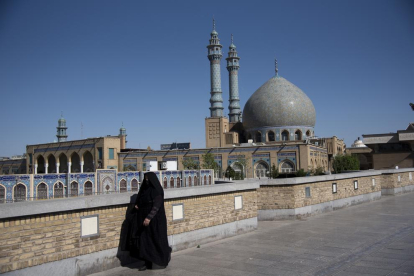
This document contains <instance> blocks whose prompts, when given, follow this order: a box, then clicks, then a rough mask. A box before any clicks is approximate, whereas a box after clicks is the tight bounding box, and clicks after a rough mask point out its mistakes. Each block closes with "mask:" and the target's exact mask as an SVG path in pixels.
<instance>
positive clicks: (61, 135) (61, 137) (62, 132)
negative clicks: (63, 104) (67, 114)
mask: <svg viewBox="0 0 414 276" xmlns="http://www.w3.org/2000/svg"><path fill="white" fill-rule="evenodd" d="M66 129H67V127H66V120H65V119H64V118H63V116H62V115H61V116H60V119H59V121H58V127H57V134H56V137H57V138H58V142H66V140H67V138H68V135H67V134H66Z"/></svg>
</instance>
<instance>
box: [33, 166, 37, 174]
mask: <svg viewBox="0 0 414 276" xmlns="http://www.w3.org/2000/svg"><path fill="white" fill-rule="evenodd" d="M34 174H37V164H35V169H34Z"/></svg>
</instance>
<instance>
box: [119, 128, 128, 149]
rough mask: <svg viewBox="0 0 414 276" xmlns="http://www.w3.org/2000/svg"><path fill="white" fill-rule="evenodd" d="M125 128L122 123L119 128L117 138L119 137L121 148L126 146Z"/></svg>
mask: <svg viewBox="0 0 414 276" xmlns="http://www.w3.org/2000/svg"><path fill="white" fill-rule="evenodd" d="M126 137H127V134H126V129H125V128H124V123H122V127H121V128H120V129H119V138H121V149H125V148H126V143H127V141H126Z"/></svg>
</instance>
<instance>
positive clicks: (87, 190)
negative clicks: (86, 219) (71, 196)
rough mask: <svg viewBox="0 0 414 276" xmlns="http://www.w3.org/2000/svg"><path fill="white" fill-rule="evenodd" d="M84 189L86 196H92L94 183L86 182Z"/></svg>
mask: <svg viewBox="0 0 414 276" xmlns="http://www.w3.org/2000/svg"><path fill="white" fill-rule="evenodd" d="M83 189H84V192H83V194H84V195H86V196H88V195H92V182H90V181H86V182H85V185H83Z"/></svg>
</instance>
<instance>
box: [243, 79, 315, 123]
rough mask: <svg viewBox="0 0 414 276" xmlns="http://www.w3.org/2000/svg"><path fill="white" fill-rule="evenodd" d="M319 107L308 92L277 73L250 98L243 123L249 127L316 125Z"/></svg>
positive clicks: (244, 111) (245, 107) (244, 112)
mask: <svg viewBox="0 0 414 276" xmlns="http://www.w3.org/2000/svg"><path fill="white" fill-rule="evenodd" d="M315 121H316V112H315V107H314V106H313V103H312V101H311V100H310V99H309V97H308V96H306V94H305V93H304V92H303V91H302V90H301V89H300V88H298V87H297V86H296V85H294V84H292V83H291V82H289V81H288V80H286V79H285V78H282V77H279V76H275V77H272V78H271V79H270V80H268V81H267V82H266V83H264V84H263V85H262V86H261V87H260V88H259V89H257V90H256V92H254V93H253V95H252V96H251V97H250V99H249V100H248V101H247V103H246V105H245V106H244V110H243V125H244V127H245V128H246V129H247V130H249V129H257V128H262V127H281V126H307V127H314V126H315Z"/></svg>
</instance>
